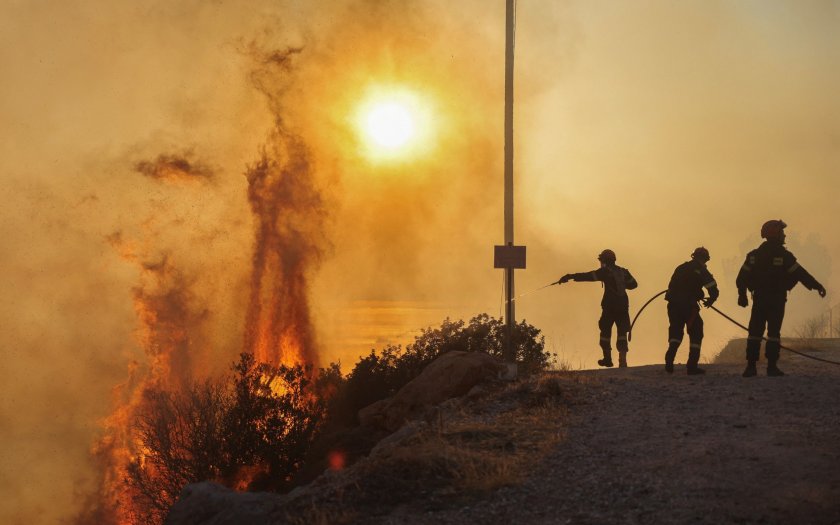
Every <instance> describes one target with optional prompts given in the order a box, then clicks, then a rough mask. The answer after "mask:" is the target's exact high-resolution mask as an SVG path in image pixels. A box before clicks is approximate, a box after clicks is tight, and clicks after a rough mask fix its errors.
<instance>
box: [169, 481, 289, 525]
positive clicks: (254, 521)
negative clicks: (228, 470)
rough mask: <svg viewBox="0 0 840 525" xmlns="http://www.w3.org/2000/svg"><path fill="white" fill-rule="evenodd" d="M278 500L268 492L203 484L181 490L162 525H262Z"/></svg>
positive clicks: (279, 498) (277, 496)
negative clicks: (243, 490) (246, 490)
mask: <svg viewBox="0 0 840 525" xmlns="http://www.w3.org/2000/svg"><path fill="white" fill-rule="evenodd" d="M282 499H283V498H282V497H281V496H279V495H276V494H268V493H259V492H257V493H249V492H245V493H238V492H234V491H232V490H230V489H228V488H225V487H223V486H222V485H219V484H218V483H212V482H209V481H204V482H201V483H192V484H190V485H187V486H186V487H184V490H182V491H181V496H180V497H179V498H178V501H177V502H176V503H175V505H173V506H172V509H171V510H170V511H169V515H168V516H167V517H166V521H164V525H263V524H265V523H266V516H268V515H269V514H270V513H271V511H272V509H275V508H278V507H279V506H280V504H281V502H282Z"/></svg>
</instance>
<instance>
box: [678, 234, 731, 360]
mask: <svg viewBox="0 0 840 525" xmlns="http://www.w3.org/2000/svg"><path fill="white" fill-rule="evenodd" d="M709 259H710V257H709V251H708V250H706V249H705V248H703V247H700V248H697V249H696V250H694V253H692V254H691V260H690V261H688V262H685V263H683V264H681V265H679V266H677V269H676V270H674V274H673V275H672V276H671V281H670V282H669V283H668V291H667V292H666V293H665V300H666V301H668V322H669V326H668V351H667V352H665V371H666V372H668V373H669V374H670V373H673V372H674V357H676V355H677V349H678V348H679V347H680V343H682V339H683V331H686V332H688V341H689V349H688V362H687V363H686V372H687V373H688V374H689V375H696V374H704V373H706V372H705V371H704V370H703V369H702V368H700V367H698V366H697V363H698V361H699V360H700V345H701V344H702V342H703V318H702V317H700V306H699V305H698V304H697V302H698V301H700V300H701V299H703V297H704V295H705V294H704V293H703V288H705V289H707V290H708V291H709V297H708V299H706V300H705V301H704V303H703V304H704V305H705V306H707V307H708V306H711V305H712V303H714V302H715V301H716V300H717V298H718V295H720V292H719V291H718V288H717V283H716V282H715V278H714V277H713V276H712V274H711V273H710V272H709V270H708V269H707V268H706V263H707V262H708V261H709Z"/></svg>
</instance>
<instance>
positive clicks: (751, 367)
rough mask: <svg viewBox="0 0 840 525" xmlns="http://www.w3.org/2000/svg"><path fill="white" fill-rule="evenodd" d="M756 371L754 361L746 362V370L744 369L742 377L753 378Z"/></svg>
mask: <svg viewBox="0 0 840 525" xmlns="http://www.w3.org/2000/svg"><path fill="white" fill-rule="evenodd" d="M756 374H758V371H756V369H755V361H747V368H745V369H744V373H743V374H741V376H742V377H755V376H756Z"/></svg>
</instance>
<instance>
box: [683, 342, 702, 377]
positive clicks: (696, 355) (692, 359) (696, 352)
mask: <svg viewBox="0 0 840 525" xmlns="http://www.w3.org/2000/svg"><path fill="white" fill-rule="evenodd" d="M694 345H698V346H694ZM698 362H700V346H699V344H698V343H692V345H691V347H689V350H688V362H687V363H686V364H685V372H686V373H687V374H688V375H690V376H699V375H703V374H705V373H706V371H705V370H703V369H702V368H700V367H699V366H697V363H698Z"/></svg>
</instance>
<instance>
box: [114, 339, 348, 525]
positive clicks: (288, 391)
mask: <svg viewBox="0 0 840 525" xmlns="http://www.w3.org/2000/svg"><path fill="white" fill-rule="evenodd" d="M233 372H234V374H233V375H232V376H231V377H229V380H228V381H227V382H224V381H206V382H204V383H201V384H195V385H191V386H190V387H188V388H187V389H185V390H183V391H181V392H168V391H154V390H149V391H147V392H146V393H145V398H144V402H143V406H142V408H141V410H140V413H139V415H138V417H137V419H136V422H135V427H134V431H135V436H136V439H137V440H138V441H139V442H140V443H141V450H143V454H141V455H140V456H138V457H137V458H135V459H133V460H132V462H131V463H130V465H129V467H128V469H127V476H128V477H127V480H126V482H127V486H128V490H129V492H130V497H131V499H132V500H133V503H134V505H132V507H133V508H134V509H141V510H137V512H138V514H140V515H137V516H134V517H133V518H134V520H133V521H134V522H135V523H161V522H163V519H164V517H165V516H166V513H167V511H168V510H169V507H170V506H171V505H172V504H173V503H174V501H175V499H176V498H177V496H178V494H179V493H180V491H181V488H182V487H183V486H184V485H186V484H187V483H192V482H196V481H202V480H216V481H219V482H221V483H223V484H225V485H227V486H229V487H232V488H235V489H238V490H246V489H266V488H274V489H279V488H283V487H284V486H285V485H286V484H287V483H288V481H289V479H290V478H291V476H292V475H293V474H294V473H295V472H296V471H297V470H298V469H299V468H300V466H301V461H302V459H303V458H304V457H305V456H306V453H307V451H308V450H309V446H310V444H311V443H312V441H313V439H314V437H315V434H316V433H317V431H318V429H319V427H320V424H321V422H322V420H323V417H324V415H325V401H324V400H325V399H326V394H328V392H327V390H328V389H330V388H331V387H330V381H331V380H334V379H335V370H333V369H327V370H325V371H324V374H323V378H322V379H318V380H314V381H313V379H312V369H311V367H305V366H302V365H297V366H286V365H280V366H273V365H269V364H266V363H257V362H256V360H255V358H254V356H253V355H252V354H247V353H243V354H241V356H240V360H239V362H238V363H236V364H235V365H234V366H233Z"/></svg>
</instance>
